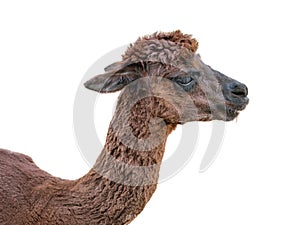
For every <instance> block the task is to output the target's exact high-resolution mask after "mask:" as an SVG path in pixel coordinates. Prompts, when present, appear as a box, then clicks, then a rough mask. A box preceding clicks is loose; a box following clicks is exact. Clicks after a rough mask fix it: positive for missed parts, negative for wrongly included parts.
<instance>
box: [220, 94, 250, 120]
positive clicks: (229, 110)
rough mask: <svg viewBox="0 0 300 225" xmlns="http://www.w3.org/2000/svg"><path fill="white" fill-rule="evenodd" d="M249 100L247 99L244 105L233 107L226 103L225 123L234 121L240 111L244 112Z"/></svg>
mask: <svg viewBox="0 0 300 225" xmlns="http://www.w3.org/2000/svg"><path fill="white" fill-rule="evenodd" d="M248 103H249V100H248V98H247V99H246V100H245V102H244V103H242V104H239V105H234V104H232V103H230V102H226V104H225V105H226V118H225V121H231V120H233V119H235V118H236V117H237V116H238V115H239V113H240V111H242V110H244V109H245V108H246V106H247V105H248Z"/></svg>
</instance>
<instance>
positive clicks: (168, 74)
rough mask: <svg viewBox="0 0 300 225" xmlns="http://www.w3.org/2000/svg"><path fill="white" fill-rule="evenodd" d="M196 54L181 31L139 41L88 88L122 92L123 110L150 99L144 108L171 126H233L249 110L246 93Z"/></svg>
mask: <svg viewBox="0 0 300 225" xmlns="http://www.w3.org/2000/svg"><path fill="white" fill-rule="evenodd" d="M197 48H198V42H197V41H196V40H195V39H193V38H192V37H191V36H190V35H185V34H182V33H181V32H180V31H175V32H171V33H154V34H152V35H150V36H145V37H143V38H139V39H138V40H137V41H136V42H135V43H134V44H133V45H130V47H129V48H128V49H127V51H126V52H125V54H124V55H123V58H122V61H120V62H116V63H113V64H112V65H110V66H108V67H106V68H105V73H104V74H101V75H98V76H96V77H94V78H92V79H91V80H89V81H87V82H86V83H85V86H86V87H87V88H88V89H91V90H94V91H97V92H100V93H109V92H115V91H118V90H121V89H123V91H122V95H121V97H120V100H119V102H123V104H124V105H125V106H124V107H126V104H127V105H128V103H129V102H130V101H132V99H135V100H134V102H138V101H141V100H143V99H144V100H145V99H147V100H146V102H147V103H146V104H144V106H145V107H151V110H153V111H156V114H157V115H156V116H158V117H161V118H163V119H164V120H165V121H167V122H169V123H174V124H183V123H186V122H189V121H210V120H224V121H230V120H233V119H234V118H235V117H237V115H238V113H239V111H241V110H243V109H244V108H245V107H246V105H247V104H248V101H249V100H248V98H247V94H248V89H247V87H246V85H244V84H242V83H240V82H238V81H236V80H234V79H232V78H229V77H227V76H225V75H224V74H222V73H220V72H218V71H216V70H214V69H212V68H211V67H210V66H208V65H206V64H204V63H203V62H202V60H201V57H200V55H199V54H196V53H195V52H196V50H197ZM128 106H129V105H128ZM132 106H133V105H132ZM132 106H130V107H132Z"/></svg>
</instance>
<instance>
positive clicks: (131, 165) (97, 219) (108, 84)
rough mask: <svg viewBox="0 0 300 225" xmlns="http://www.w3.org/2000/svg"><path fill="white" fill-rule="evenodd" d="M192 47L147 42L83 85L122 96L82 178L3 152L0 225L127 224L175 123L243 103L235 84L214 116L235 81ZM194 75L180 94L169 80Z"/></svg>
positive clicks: (147, 194)
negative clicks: (48, 170) (96, 154)
mask: <svg viewBox="0 0 300 225" xmlns="http://www.w3.org/2000/svg"><path fill="white" fill-rule="evenodd" d="M197 47H198V42H197V41H196V40H195V39H192V38H191V36H190V35H185V34H182V33H181V32H180V31H175V32H171V33H155V34H153V35H150V36H145V37H144V38H140V39H138V40H137V41H136V43H135V44H134V45H131V46H130V47H129V48H128V50H127V51H126V53H125V54H124V56H123V60H122V61H121V62H117V63H114V64H112V65H110V66H108V67H107V68H106V69H105V71H106V73H105V74H102V75H100V76H97V77H95V78H93V79H91V80H90V81H89V82H87V83H86V86H87V87H88V88H90V89H92V90H96V91H99V92H113V91H117V90H121V89H123V91H122V92H121V94H120V96H119V99H118V103H117V107H116V111H115V114H114V116H113V119H112V121H111V124H110V127H109V130H108V134H107V139H106V143H105V146H104V148H103V150H102V151H101V154H100V156H99V157H98V159H97V161H96V163H95V165H94V167H93V168H92V169H91V170H90V171H89V172H88V173H87V174H86V175H85V176H83V177H82V178H79V179H77V180H74V181H70V180H63V179H60V178H57V177H53V176H51V175H50V174H48V173H46V172H44V171H43V170H41V169H39V168H38V167H37V166H36V165H35V164H34V162H33V161H32V159H31V158H30V157H28V156H25V155H23V154H19V153H13V152H10V151H7V150H0V224H1V225H25V224H26V225H27V224H28V225H29V224H37V225H54V224H58V225H63V224H68V225H69V224H83V225H84V224H91V225H93V224H102V225H121V224H129V223H130V222H131V221H132V220H133V219H134V218H135V217H136V216H137V215H138V214H139V213H140V212H141V211H142V210H143V209H144V207H145V205H146V203H147V202H148V201H149V199H150V198H151V196H152V194H153V193H154V191H155V189H156V186H157V181H158V177H159V169H160V165H161V162H162V159H163V155H164V149H165V144H166V140H167V137H168V135H169V134H170V133H171V132H172V130H174V129H175V128H176V126H177V124H183V123H186V122H188V121H201V120H204V121H208V120H212V119H223V120H232V119H233V118H234V117H236V116H237V111H238V110H241V109H243V108H244V107H245V105H246V104H247V103H248V100H247V98H246V95H247V90H246V87H245V86H242V85H241V84H240V85H239V90H237V87H235V88H232V89H230V90H229V91H230V92H229V94H228V99H226V100H225V101H226V104H228V105H229V104H231V105H230V110H229V109H227V108H226V109H225V111H224V110H223V111H222V110H221V111H220V112H219V111H218V110H217V109H219V108H220V104H223V105H224V102H223V101H222V100H224V98H223V96H221V95H222V94H225V93H226V90H223V91H222V88H223V89H224V87H225V86H224V87H223V86H220V84H219V83H220V82H221V81H222V83H224V85H227V84H228V82H235V81H234V80H233V79H230V78H228V77H226V76H224V75H221V74H220V73H218V72H217V71H214V70H212V69H211V68H210V67H208V66H206V65H205V64H203V63H202V61H201V59H200V57H199V56H197V55H195V54H194V53H195V51H196V50H197ZM191 71H192V72H195V71H196V72H197V73H201V74H202V76H201V77H200V78H199V80H197V82H195V84H194V85H193V86H191V87H189V88H188V89H187V88H186V87H185V91H183V90H182V88H178V84H176V83H175V82H170V81H173V79H178V77H179V78H180V77H181V78H182V77H188V76H189V74H190V72H191ZM193 77H194V75H193ZM195 79H196V78H195ZM197 79H198V78H197ZM217 90H221V94H220V91H217ZM233 95H234V98H233V97H232V96H233ZM238 95H239V96H238ZM237 96H238V97H237ZM212 103H213V104H212ZM226 116H227V117H226Z"/></svg>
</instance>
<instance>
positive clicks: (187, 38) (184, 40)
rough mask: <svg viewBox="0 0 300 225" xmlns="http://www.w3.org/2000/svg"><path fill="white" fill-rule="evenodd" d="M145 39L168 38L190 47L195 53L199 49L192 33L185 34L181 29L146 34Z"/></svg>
mask: <svg viewBox="0 0 300 225" xmlns="http://www.w3.org/2000/svg"><path fill="white" fill-rule="evenodd" d="M142 39H144V40H153V39H158V40H162V39H163V40H167V41H172V42H174V43H176V44H177V45H180V46H182V47H185V48H187V49H189V50H190V51H191V52H193V53H195V52H196V51H197V49H198V41H197V40H196V39H195V38H192V35H189V34H183V33H182V32H181V31H180V30H176V31H173V32H156V33H154V34H152V35H148V36H144V37H143V38H142Z"/></svg>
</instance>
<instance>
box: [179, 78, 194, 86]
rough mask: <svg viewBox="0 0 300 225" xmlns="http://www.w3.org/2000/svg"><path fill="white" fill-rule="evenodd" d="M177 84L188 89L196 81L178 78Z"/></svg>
mask: <svg viewBox="0 0 300 225" xmlns="http://www.w3.org/2000/svg"><path fill="white" fill-rule="evenodd" d="M175 82H176V83H177V84H180V85H181V86H183V87H187V86H189V85H191V84H192V83H193V82H194V79H193V78H192V77H177V78H176V79H175Z"/></svg>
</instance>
